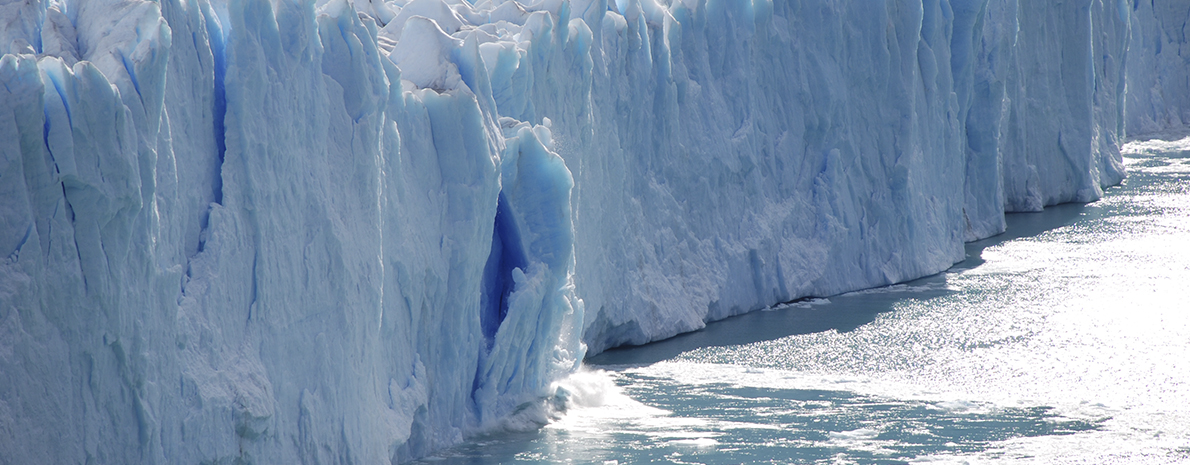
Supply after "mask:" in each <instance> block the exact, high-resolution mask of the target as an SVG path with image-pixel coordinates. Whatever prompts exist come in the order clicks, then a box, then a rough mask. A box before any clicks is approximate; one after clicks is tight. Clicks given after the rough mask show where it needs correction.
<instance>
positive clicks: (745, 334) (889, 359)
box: [427, 138, 1190, 464]
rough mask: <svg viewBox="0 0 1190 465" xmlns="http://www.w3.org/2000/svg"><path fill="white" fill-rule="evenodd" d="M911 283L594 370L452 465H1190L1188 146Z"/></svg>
mask: <svg viewBox="0 0 1190 465" xmlns="http://www.w3.org/2000/svg"><path fill="white" fill-rule="evenodd" d="M1125 162H1126V164H1127V166H1128V170H1129V177H1128V179H1127V180H1126V181H1124V184H1123V185H1122V186H1120V187H1116V188H1112V189H1110V190H1109V191H1108V193H1107V195H1106V197H1105V198H1104V199H1103V200H1100V201H1098V202H1095V203H1093V204H1089V205H1066V206H1059V207H1052V208H1050V209H1047V211H1046V212H1045V213H1040V214H1019V215H1010V216H1009V231H1008V233H1006V234H1004V235H1001V236H998V237H995V238H991V239H988V240H985V241H980V242H976V243H972V244H969V245H968V246H967V254H968V259H967V260H966V261H965V262H963V263H960V264H959V265H957V266H955V267H954V268H952V269H951V270H949V271H947V272H945V273H942V274H940V275H937V276H932V277H928V278H924V279H920V280H917V281H913V282H910V283H906V284H902V285H896V286H891V287H888V288H882V289H876V290H870V291H863V292H857V293H852V294H846V295H842V296H836V297H831V298H829V299H819V300H810V301H803V302H798V303H795V304H790V305H786V306H783V307H780V308H777V309H773V310H770V311H764V312H757V313H754V314H750V315H745V316H742V317H738V318H733V319H729V320H727V321H723V322H719V323H714V324H711V325H709V326H708V327H707V328H706V329H705V330H703V331H700V332H697V333H692V334H688V335H684V336H679V337H677V338H674V339H671V340H668V341H663V342H661V343H656V344H651V345H648V346H644V347H639V348H633V349H627V350H615V351H611V352H608V353H605V354H602V355H600V356H598V357H595V358H594V359H592V360H589V365H590V366H591V368H592V369H593V370H595V371H591V372H586V373H580V374H578V375H576V376H574V377H572V378H571V379H569V380H567V381H566V382H564V383H563V387H565V388H566V389H568V390H569V391H570V392H571V393H572V407H571V408H570V409H569V410H568V412H567V413H566V414H565V415H564V416H562V418H561V419H560V420H558V421H555V422H553V423H551V424H549V425H548V426H546V427H545V428H543V429H541V430H540V431H535V432H532V433H524V434H499V435H493V436H490V437H486V438H480V439H478V440H476V441H473V442H471V443H468V444H465V445H463V446H460V447H458V448H455V449H452V450H449V451H445V452H443V453H441V454H439V455H438V456H435V457H430V458H428V459H427V461H433V462H448V463H460V462H462V463H508V462H536V463H557V462H575V463H605V462H608V463H610V462H613V461H614V462H618V463H644V462H659V463H755V462H766V463H767V462H775V463H905V462H933V463H963V462H967V463H1001V462H1006V463H1015V462H1024V463H1034V462H1036V463H1094V464H1099V463H1190V138H1187V139H1183V140H1181V141H1179V142H1176V143H1160V142H1150V143H1134V144H1131V145H1129V146H1128V147H1126V155H1125Z"/></svg>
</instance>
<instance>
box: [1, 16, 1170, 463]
mask: <svg viewBox="0 0 1190 465" xmlns="http://www.w3.org/2000/svg"><path fill="white" fill-rule="evenodd" d="M1183 3H1184V2H1177V1H1174V0H1148V1H1145V0H1133V1H1126V0H1117V1H1116V2H1111V1H1107V0H1078V1H1066V2H1027V1H1020V0H953V1H949V0H916V1H912V0H896V1H889V2H871V1H867V0H805V1H802V0H672V1H671V0H660V1H659V0H615V1H607V0H540V1H537V2H526V3H519V2H517V1H512V0H481V1H478V2H475V3H471V2H468V1H465V0H408V1H406V0H386V1H381V0H357V1H355V2H349V1H346V0H318V1H314V0H298V1H294V0H278V1H274V2H265V1H260V0H228V1H223V0H161V1H159V2H152V1H142V0H123V1H117V0H92V1H72V0H65V1H57V0H45V1H43V0H15V1H7V2H4V3H3V4H0V20H3V22H2V23H0V24H2V25H0V47H3V48H0V51H2V52H3V58H2V59H0V82H3V83H4V87H5V88H4V90H3V91H0V101H2V102H3V103H2V104H0V131H2V137H0V154H2V157H0V198H2V199H3V201H2V202H0V257H2V258H0V463H4V464H7V463H14V464H17V463H90V462H97V463H172V462H200V463H233V462H239V463H257V462H259V463H380V462H400V461H404V460H409V459H413V458H416V457H421V456H424V455H426V454H428V453H430V452H432V451H434V450H438V449H441V448H444V447H448V446H450V445H452V444H456V443H458V442H460V441H462V440H463V439H464V438H466V437H470V436H472V435H475V434H480V433H483V432H486V431H496V430H510V429H511V430H523V429H532V428H536V427H539V426H540V425H542V424H544V423H545V422H547V421H549V419H550V417H551V416H552V415H555V414H557V412H555V410H556V409H559V408H564V405H563V406H562V407H558V405H559V404H564V403H565V398H566V392H565V390H564V389H559V388H558V387H557V386H556V385H555V382H556V381H557V380H558V379H560V378H561V377H563V376H565V375H566V374H568V373H571V372H573V370H574V369H575V368H576V367H577V366H578V364H580V363H581V361H582V359H583V358H584V355H585V354H589V353H597V352H600V351H603V350H606V349H607V348H610V347H614V346H618V345H624V344H642V343H645V342H649V341H653V340H658V339H662V338H666V337H669V336H672V335H675V334H678V333H681V332H685V331H692V330H696V329H698V328H701V327H702V326H703V325H705V324H706V322H708V321H712V320H716V319H722V318H726V317H728V316H731V315H735V314H739V313H743V312H747V311H752V310H757V309H761V308H765V307H767V306H770V305H773V304H776V303H780V302H786V301H790V300H793V299H797V298H801V297H806V296H828V295H833V294H837V293H840V292H845V291H850V290H855V289H861V288H868V287H873V286H880V285H885V284H891V283H895V282H899V281H904V280H907V279H912V278H916V277H920V276H924V275H929V274H932V273H936V272H939V271H941V270H944V269H946V268H947V267H949V266H950V265H951V264H953V263H955V262H957V261H959V260H961V259H962V258H963V254H964V252H963V243H964V242H965V241H971V240H975V239H978V238H983V237H988V236H991V235H995V234H998V233H999V232H1002V231H1003V230H1004V212H1006V211H1037V210H1040V209H1042V208H1044V207H1045V206H1047V205H1053V204H1056V203H1062V202H1087V201H1092V200H1095V199H1097V198H1098V197H1099V196H1101V195H1102V192H1103V189H1104V188H1105V187H1107V186H1111V185H1114V184H1117V183H1119V182H1120V181H1121V180H1122V179H1123V177H1124V175H1125V173H1124V170H1123V167H1122V164H1121V158H1120V153H1119V146H1120V144H1121V143H1122V141H1123V140H1124V138H1125V137H1127V136H1130V135H1135V134H1141V133H1151V132H1160V131H1166V130H1174V129H1177V128H1180V127H1183V126H1184V125H1186V124H1187V123H1188V122H1190V113H1188V112H1190V72H1187V70H1190V64H1187V63H1186V62H1185V59H1184V58H1182V57H1183V55H1185V56H1188V57H1190V54H1183V53H1181V51H1182V50H1184V49H1185V48H1186V47H1187V46H1188V44H1187V39H1186V38H1185V36H1184V34H1183V33H1182V31H1184V29H1185V28H1186V25H1187V24H1188V19H1190V7H1188V6H1186V5H1184V4H1183Z"/></svg>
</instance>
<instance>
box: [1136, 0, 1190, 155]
mask: <svg viewBox="0 0 1190 465" xmlns="http://www.w3.org/2000/svg"><path fill="white" fill-rule="evenodd" d="M1128 3H1129V4H1126V5H1123V6H1121V8H1131V10H1132V12H1131V14H1130V17H1131V19H1132V31H1133V32H1132V40H1131V42H1130V44H1129V46H1130V53H1129V54H1128V94H1127V106H1128V112H1127V114H1128V117H1127V119H1126V121H1125V122H1126V127H1127V131H1128V135H1129V136H1134V135H1144V134H1150V133H1155V132H1162V131H1166V130H1171V129H1173V130H1177V129H1183V128H1185V127H1186V126H1188V125H1190V73H1188V72H1186V70H1187V69H1190V38H1188V36H1187V34H1190V30H1188V28H1190V26H1187V25H1188V24H1190V3H1187V2H1183V1H1178V0H1132V1H1131V2H1128Z"/></svg>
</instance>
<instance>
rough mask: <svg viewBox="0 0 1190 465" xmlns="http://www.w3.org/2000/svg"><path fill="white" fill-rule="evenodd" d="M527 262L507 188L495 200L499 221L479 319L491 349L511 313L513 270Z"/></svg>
mask: <svg viewBox="0 0 1190 465" xmlns="http://www.w3.org/2000/svg"><path fill="white" fill-rule="evenodd" d="M528 264H529V259H528V257H527V256H526V255H525V247H524V246H523V245H522V244H521V234H520V230H519V228H517V224H516V218H515V217H514V216H513V214H512V211H511V210H510V208H509V206H508V199H507V198H505V196H504V191H501V192H500V197H499V199H498V200H497V203H496V224H495V227H494V228H492V252H491V254H490V255H488V261H487V264H486V265H484V268H483V294H482V295H481V296H480V300H479V307H480V320H479V321H480V326H481V327H482V329H483V336H484V339H485V340H486V341H487V345H488V348H491V346H492V343H493V342H494V341H495V337H496V330H498V329H499V328H500V323H503V322H504V317H505V316H507V315H508V296H509V295H510V294H512V291H513V286H514V285H515V283H514V282H513V280H512V270H513V268H520V269H521V270H524V269H525V267H526V266H528Z"/></svg>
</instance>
